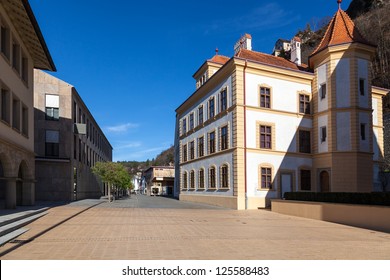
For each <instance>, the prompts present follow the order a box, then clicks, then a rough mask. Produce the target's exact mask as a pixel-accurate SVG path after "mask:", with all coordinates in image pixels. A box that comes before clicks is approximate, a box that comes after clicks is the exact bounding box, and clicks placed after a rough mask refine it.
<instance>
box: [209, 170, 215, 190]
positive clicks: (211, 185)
mask: <svg viewBox="0 0 390 280" xmlns="http://www.w3.org/2000/svg"><path fill="white" fill-rule="evenodd" d="M215 188H216V177H215V167H214V166H211V167H210V168H209V189H215Z"/></svg>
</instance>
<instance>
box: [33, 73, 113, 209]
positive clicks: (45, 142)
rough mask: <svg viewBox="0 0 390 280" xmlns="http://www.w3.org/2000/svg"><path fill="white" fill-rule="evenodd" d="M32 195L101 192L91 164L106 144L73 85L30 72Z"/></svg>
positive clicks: (107, 156) (102, 156)
mask: <svg viewBox="0 0 390 280" xmlns="http://www.w3.org/2000/svg"><path fill="white" fill-rule="evenodd" d="M34 81H35V82H34V83H35V88H34V106H35V153H36V159H35V161H36V180H37V183H36V197H37V199H39V200H62V201H71V200H77V199H85V198H99V197H100V196H104V195H107V194H108V193H107V186H104V185H102V184H101V182H99V181H98V180H97V178H96V177H95V175H94V174H93V173H92V172H91V167H92V166H94V165H95V163H96V162H98V161H112V146H111V144H110V142H109V141H108V140H107V138H106V137H105V135H104V133H103V132H102V130H101V129H100V127H99V125H98V124H97V122H96V121H95V119H94V118H93V116H92V114H91V112H90V111H89V110H88V107H87V106H86V105H85V103H84V102H83V100H82V99H81V97H80V95H79V94H78V92H77V90H76V89H75V87H74V86H72V85H70V84H68V83H66V82H64V81H61V80H60V79H57V78H55V77H53V76H51V75H49V74H47V73H45V72H43V71H39V70H35V71H34Z"/></svg>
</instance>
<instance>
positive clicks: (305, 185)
mask: <svg viewBox="0 0 390 280" xmlns="http://www.w3.org/2000/svg"><path fill="white" fill-rule="evenodd" d="M300 175H301V190H303V191H310V190H311V171H310V170H301V174H300Z"/></svg>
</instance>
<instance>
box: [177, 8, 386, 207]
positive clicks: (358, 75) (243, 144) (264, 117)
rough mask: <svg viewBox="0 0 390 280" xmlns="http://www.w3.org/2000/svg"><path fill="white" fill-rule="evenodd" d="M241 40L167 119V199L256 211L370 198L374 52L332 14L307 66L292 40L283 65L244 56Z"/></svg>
mask: <svg viewBox="0 0 390 280" xmlns="http://www.w3.org/2000/svg"><path fill="white" fill-rule="evenodd" d="M251 40H252V38H251V36H250V35H247V34H246V35H244V36H243V37H242V38H241V39H240V40H239V41H238V42H237V43H236V44H235V48H234V49H235V53H234V56H233V57H231V58H227V57H223V56H221V55H219V54H218V53H217V54H216V55H215V56H214V57H213V58H211V59H209V60H207V61H206V62H205V63H204V64H203V65H202V66H201V67H200V68H199V69H198V70H197V71H196V73H195V74H194V78H195V79H196V91H195V92H194V93H193V94H192V95H191V96H189V97H188V99H187V100H186V101H184V102H183V103H182V104H181V105H180V106H179V107H178V108H177V110H176V116H177V117H176V118H177V119H176V132H175V134H176V135H175V149H176V150H175V155H176V178H175V195H176V196H179V197H180V199H181V200H187V201H196V202H202V203H209V204H214V205H220V206H224V207H229V208H233V209H257V208H262V207H267V206H268V205H269V204H270V199H273V198H282V197H283V195H284V193H285V192H291V191H314V192H370V191H373V190H377V189H379V179H378V168H379V164H380V163H381V161H382V155H383V122H382V97H383V96H384V95H385V94H386V93H387V92H388V90H385V89H380V88H376V87H372V86H371V79H370V61H371V58H372V56H373V54H374V52H375V46H373V45H372V44H370V43H369V42H368V41H366V40H365V39H364V38H363V37H362V36H361V35H360V33H359V31H358V30H357V29H356V27H355V26H354V24H353V22H352V20H351V19H350V18H349V17H348V15H347V14H346V13H345V12H344V11H343V10H341V9H338V11H337V12H336V14H335V15H334V17H333V19H332V20H331V22H330V24H329V27H328V29H327V31H326V34H325V35H324V38H323V39H322V41H321V43H320V45H319V46H318V48H317V49H316V50H315V51H314V52H313V53H312V55H311V56H310V59H309V62H310V65H305V64H302V63H301V55H300V53H301V51H300V47H301V46H300V44H301V43H300V40H299V38H296V37H295V38H293V40H292V41H291V44H290V47H291V60H286V59H284V58H281V57H275V56H273V55H268V54H264V53H260V52H256V51H253V50H252V48H251V46H252V43H251Z"/></svg>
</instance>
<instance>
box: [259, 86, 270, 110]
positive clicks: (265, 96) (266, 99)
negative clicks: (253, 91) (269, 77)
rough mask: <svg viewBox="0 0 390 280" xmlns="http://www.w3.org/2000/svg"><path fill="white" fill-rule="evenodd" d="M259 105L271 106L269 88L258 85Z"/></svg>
mask: <svg viewBox="0 0 390 280" xmlns="http://www.w3.org/2000/svg"><path fill="white" fill-rule="evenodd" d="M260 107H263V108H271V90H270V89H269V88H266V87H260Z"/></svg>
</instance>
